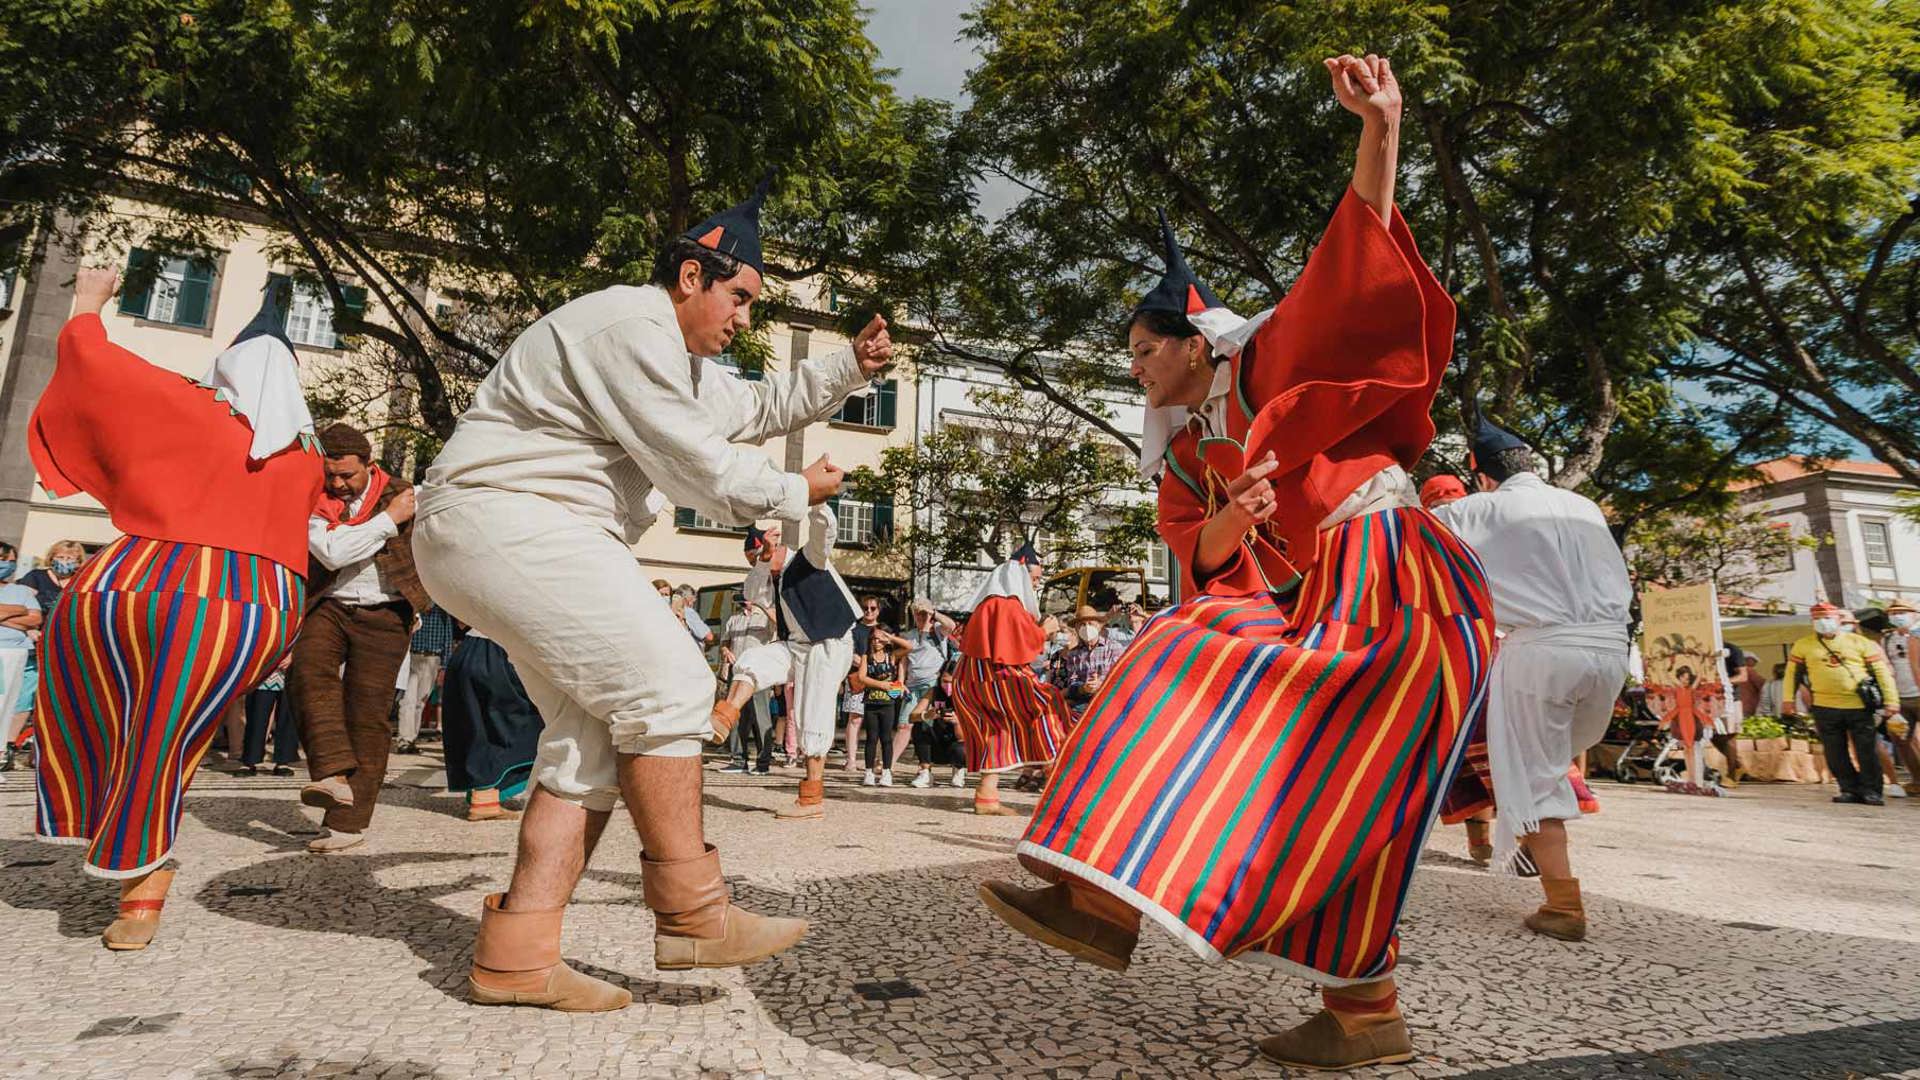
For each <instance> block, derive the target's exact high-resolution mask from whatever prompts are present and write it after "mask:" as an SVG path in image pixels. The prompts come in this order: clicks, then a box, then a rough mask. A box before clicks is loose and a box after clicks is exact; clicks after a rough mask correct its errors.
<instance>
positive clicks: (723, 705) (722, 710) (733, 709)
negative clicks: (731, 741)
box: [707, 698, 740, 746]
mask: <svg viewBox="0 0 1920 1080" xmlns="http://www.w3.org/2000/svg"><path fill="white" fill-rule="evenodd" d="M739 722H740V706H738V705H735V704H734V703H733V702H731V701H728V700H727V699H725V698H721V699H720V700H719V701H716V702H714V703H713V712H712V713H710V714H708V716H707V723H708V724H710V725H711V726H712V727H713V733H712V734H711V735H708V736H707V741H708V742H710V743H713V744H715V745H716V746H717V745H719V744H720V743H723V742H726V741H727V739H728V738H729V737H730V736H732V735H733V729H734V725H736V724H738V723H739Z"/></svg>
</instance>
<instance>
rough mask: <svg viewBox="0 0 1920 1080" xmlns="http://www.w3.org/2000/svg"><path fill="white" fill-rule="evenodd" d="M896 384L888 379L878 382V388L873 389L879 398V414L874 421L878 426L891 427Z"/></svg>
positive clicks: (892, 424)
mask: <svg viewBox="0 0 1920 1080" xmlns="http://www.w3.org/2000/svg"><path fill="white" fill-rule="evenodd" d="M898 385H899V384H898V383H897V382H896V381H895V380H893V379H888V380H887V381H886V382H883V383H881V384H880V389H878V390H875V391H874V396H875V397H877V398H879V399H880V401H879V404H880V410H879V411H880V415H879V417H878V418H877V419H876V420H875V421H874V423H876V424H878V425H879V426H880V427H883V428H889V429H891V428H892V427H893V426H894V394H895V393H896V388H897V387H898Z"/></svg>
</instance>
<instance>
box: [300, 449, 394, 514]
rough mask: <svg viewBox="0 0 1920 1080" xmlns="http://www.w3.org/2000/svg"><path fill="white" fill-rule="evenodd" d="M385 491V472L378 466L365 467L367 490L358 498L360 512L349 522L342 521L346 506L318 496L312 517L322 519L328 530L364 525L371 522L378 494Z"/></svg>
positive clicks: (377, 504)
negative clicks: (344, 526)
mask: <svg viewBox="0 0 1920 1080" xmlns="http://www.w3.org/2000/svg"><path fill="white" fill-rule="evenodd" d="M385 490H387V471H386V470H385V469H382V468H381V467H380V466H378V465H369V466H367V490H366V493H365V494H364V495H362V496H361V498H360V512H359V513H357V514H355V515H353V517H352V518H351V519H350V520H342V518H343V517H344V516H345V515H346V512H347V504H346V503H344V502H341V501H340V500H339V499H336V498H334V497H333V496H331V495H322V496H320V503H319V505H317V506H315V507H314V508H313V513H314V516H316V517H319V518H322V519H324V520H325V521H326V523H327V528H328V529H337V528H339V527H340V526H342V525H365V524H366V523H367V522H369V521H371V520H373V515H374V514H375V513H377V512H378V510H379V506H380V493H381V492H383V491H385Z"/></svg>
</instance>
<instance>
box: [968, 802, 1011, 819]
mask: <svg viewBox="0 0 1920 1080" xmlns="http://www.w3.org/2000/svg"><path fill="white" fill-rule="evenodd" d="M973 812H974V813H976V814H978V815H980V816H981V817H1019V816H1020V811H1018V810H1010V809H1008V808H1007V806H1006V804H1004V803H1002V802H1001V801H1000V800H999V799H994V800H993V801H991V802H982V801H980V800H979V799H975V800H973Z"/></svg>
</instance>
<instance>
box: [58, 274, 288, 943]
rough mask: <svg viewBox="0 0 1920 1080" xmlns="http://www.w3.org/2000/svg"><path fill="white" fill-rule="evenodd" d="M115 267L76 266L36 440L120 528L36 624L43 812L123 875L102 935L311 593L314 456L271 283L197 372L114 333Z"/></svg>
mask: <svg viewBox="0 0 1920 1080" xmlns="http://www.w3.org/2000/svg"><path fill="white" fill-rule="evenodd" d="M117 284H118V282H117V275H116V274H115V273H114V272H113V271H111V270H95V269H83V270H81V271H80V274H79V276H78V278H77V280H76V281H75V299H76V306H77V309H78V311H79V312H80V314H78V315H75V316H74V317H73V318H72V319H71V320H70V321H69V322H68V323H67V325H66V327H65V328H64V329H63V330H62V331H61V333H60V341H59V360H58V366H57V367H56V368H55V370H54V374H53V379H52V381H51V382H49V383H48V384H47V390H46V393H45V394H44V395H43V396H42V397H41V399H40V403H39V405H38V407H37V408H36V409H35V411H34V415H33V424H32V428H31V430H30V432H29V436H28V443H29V449H30V451H31V453H32V456H33V462H34V467H35V469H36V470H37V471H38V473H39V475H40V481H41V483H42V484H43V485H45V487H46V488H47V489H48V490H49V491H51V492H52V493H53V494H55V495H71V494H74V493H77V492H81V491H84V492H86V493H87V494H89V495H92V496H93V497H95V498H97V499H99V500H100V502H101V503H103V504H104V505H105V506H106V508H107V512H108V513H109V514H110V515H111V516H112V520H113V524H114V526H115V527H116V528H118V529H120V530H121V531H122V532H123V533H124V534H125V535H123V536H122V537H121V538H120V539H119V540H117V541H115V542H114V543H113V544H112V545H110V546H109V547H108V548H107V549H106V550H105V551H102V552H101V553H100V554H99V555H97V556H95V557H94V559H93V560H92V561H90V562H88V563H87V565H86V567H85V568H84V569H82V571H81V572H80V575H79V576H78V577H77V578H76V579H75V580H74V581H73V583H72V584H70V585H69V586H68V587H67V589H66V591H65V592H64V593H63V594H62V595H61V598H60V601H59V603H58V604H57V605H56V606H55V607H54V610H53V613H52V615H51V617H50V618H49V619H48V620H47V626H46V630H45V632H44V635H43V637H42V638H41V646H40V647H41V650H42V657H43V658H42V660H41V663H40V680H41V683H40V690H39V694H38V698H37V701H36V705H35V709H36V712H35V717H34V723H35V728H36V730H38V731H39V733H40V739H41V752H40V763H39V775H38V781H39V784H38V788H39V791H38V804H39V812H38V830H37V831H38V832H39V833H40V835H41V836H43V837H46V838H48V839H51V840H54V841H56V842H66V843H75V844H84V845H86V848H87V854H86V861H85V863H84V864H83V869H85V870H86V871H87V872H88V873H90V874H93V875H95V876H97V877H105V878H115V879H118V880H119V881H120V917H119V918H118V919H116V920H115V921H114V923H113V925H111V926H109V927H108V928H107V930H106V933H105V934H104V935H103V936H104V940H105V941H106V944H107V947H108V948H110V949H139V948H144V947H145V946H146V945H147V943H148V942H149V941H151V940H152V939H153V935H154V931H155V929H156V928H157V927H158V925H159V918H160V907H161V905H162V904H163V903H164V902H165V899H166V894H167V888H168V886H170V885H171V884H172V881H173V871H171V870H166V869H162V868H161V867H162V864H164V863H165V862H166V861H167V857H168V856H169V855H170V854H171V853H172V850H173V840H174V836H175V834H176V832H177V831H178V830H179V826H180V811H181V808H182V804H183V802H184V798H185V793H186V787H187V784H188V783H189V782H190V781H191V780H192V779H193V773H194V770H195V769H196V768H198V767H199V764H200V759H201V758H202V757H203V756H204V755H205V754H206V752H207V747H208V746H209V744H211V743H212V741H213V735H214V731H215V730H216V729H217V728H218V727H219V726H220V716H221V714H222V712H223V711H224V710H225V709H226V707H227V705H228V703H229V702H231V701H233V700H234V699H235V698H237V697H238V696H240V695H241V694H245V693H247V692H248V691H250V690H252V689H253V688H254V686H255V685H257V684H258V683H259V682H260V681H261V680H262V679H264V678H266V677H267V675H268V673H269V672H271V671H272V670H273V667H274V665H275V664H276V663H278V662H279V659H280V656H281V654H282V653H284V652H285V651H286V649H287V646H288V645H289V644H290V643H291V642H292V641H293V635H294V632H295V630H296V629H298V627H299V623H300V615H301V612H302V610H303V608H304V604H305V585H304V582H303V579H302V578H301V576H300V574H299V573H298V572H296V571H295V570H294V569H292V568H293V567H305V566H306V555H307V539H306V536H307V517H308V515H309V514H311V513H312V511H313V506H314V503H315V501H316V500H317V499H318V498H319V496H320V491H321V482H322V472H321V464H320V456H319V454H318V453H317V452H316V450H315V448H314V446H313V444H312V438H313V421H312V420H311V418H309V417H308V415H307V410H306V403H305V399H304V398H302V397H301V395H300V385H299V374H298V371H297V370H296V369H295V368H294V361H293V353H292V350H291V348H290V347H288V346H287V344H286V342H285V341H284V340H283V339H280V338H279V337H278V336H277V335H278V332H279V324H278V320H277V318H276V315H277V310H276V308H275V305H274V303H273V298H271V297H270V298H269V302H268V304H267V305H266V306H265V307H263V308H262V310H261V314H260V316H258V317H256V319H255V320H254V322H253V323H251V324H249V325H248V327H247V328H246V329H245V330H243V331H242V332H241V334H240V337H239V338H238V339H236V340H235V341H234V343H233V345H232V346H231V347H229V348H228V349H227V350H226V351H225V352H223V353H221V354H220V356H219V357H218V358H217V359H216V360H215V361H214V365H213V368H212V370H210V371H209V372H208V373H207V375H206V376H205V377H204V378H203V379H201V380H200V381H197V382H196V381H192V380H189V379H186V378H183V377H182V376H180V375H178V374H175V373H173V372H170V371H167V370H165V369H163V368H158V367H155V366H153V365H151V364H148V363H147V362H146V361H144V360H142V359H140V358H139V357H138V356H135V355H134V354H133V353H130V352H128V351H127V350H125V349H122V348H120V347H119V346H117V345H114V344H113V343H111V342H110V341H108V340H107V330H106V326H105V324H104V323H103V322H102V321H101V319H100V316H99V314H98V312H99V311H100V309H101V308H102V307H104V306H105V305H106V302H107V300H108V298H110V297H111V296H112V295H113V293H114V290H115V288H116V287H117Z"/></svg>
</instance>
